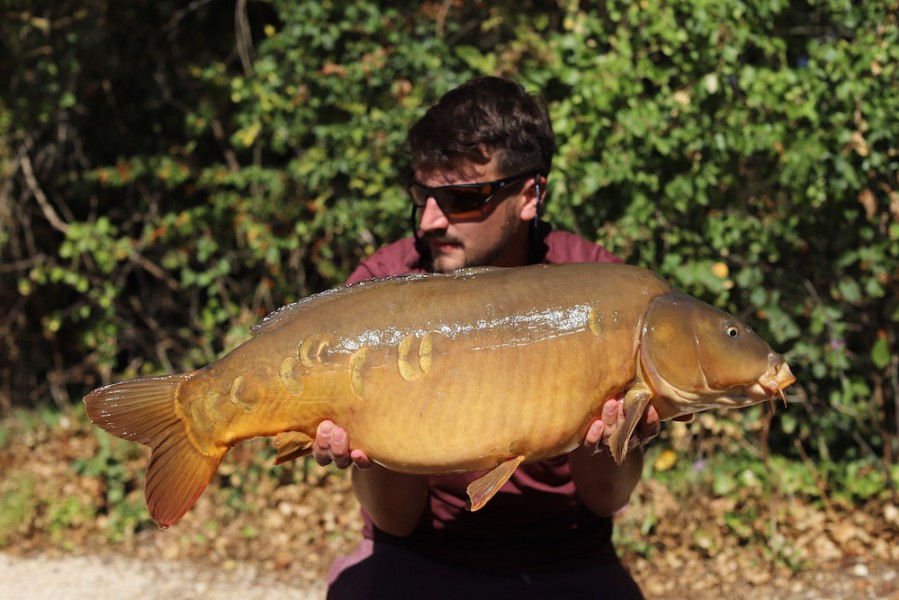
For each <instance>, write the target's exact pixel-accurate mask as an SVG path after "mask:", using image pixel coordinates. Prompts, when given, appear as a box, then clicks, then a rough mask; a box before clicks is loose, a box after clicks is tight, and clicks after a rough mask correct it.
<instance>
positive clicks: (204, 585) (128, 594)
mask: <svg viewBox="0 0 899 600" xmlns="http://www.w3.org/2000/svg"><path fill="white" fill-rule="evenodd" d="M658 575H659V576H657V577H654V576H650V577H647V578H644V579H643V581H642V584H643V587H644V592H646V594H647V597H648V598H650V599H651V598H671V597H683V596H682V595H681V594H674V595H672V594H671V591H670V590H666V589H665V588H666V587H667V586H665V585H663V581H664V580H668V581H669V582H670V577H665V576H661V574H658ZM304 586H305V587H306V589H302V588H303V587H304ZM897 590H899V566H896V565H889V564H884V563H882V562H877V563H871V564H868V563H865V562H860V561H852V562H846V563H842V564H838V565H837V564H834V565H829V566H827V567H825V568H821V569H816V570H812V571H808V572H805V573H803V574H802V575H801V576H800V577H797V578H796V579H794V580H792V581H789V582H787V581H772V582H769V583H767V584H764V585H750V584H748V582H743V583H742V585H739V584H738V585H734V586H732V587H730V588H729V589H728V591H727V592H726V593H725V595H724V596H723V597H726V598H728V600H730V599H744V598H745V599H747V600H748V599H750V598H751V599H752V600H781V599H783V598H790V600H823V599H830V600H838V599H839V600H842V599H847V598H858V599H860V600H861V599H871V600H899V591H897ZM324 597H325V594H324V589H323V586H322V585H320V584H313V586H312V587H311V588H309V587H308V584H298V585H296V586H291V585H288V584H287V583H284V582H283V581H278V580H276V579H274V578H272V577H271V576H269V575H266V574H265V572H264V571H262V570H260V569H259V568H258V567H256V566H253V565H250V564H246V563H226V564H225V565H224V567H223V568H221V569H216V568H212V567H210V566H208V565H207V566H199V565H197V564H195V563H191V562H189V561H165V560H157V561H152V560H146V559H137V558H132V557H125V556H106V557H100V556H75V555H64V556H56V557H51V556H46V555H43V556H36V557H29V558H22V557H17V556H12V555H9V554H4V553H0V598H3V600H26V599H27V600H43V599H53V600H106V599H109V600H119V599H120V598H141V599H142V600H171V599H172V598H177V599H178V600H201V599H202V600H207V599H215V600H232V599H233V600H257V599H258V600H263V599H265V600H270V599H271V598H285V599H290V600H323V599H324ZM689 597H690V598H691V599H692V600H706V599H708V600H720V599H721V598H722V590H721V589H720V588H718V589H714V590H713V589H706V590H695V589H694V590H690V592H689Z"/></svg>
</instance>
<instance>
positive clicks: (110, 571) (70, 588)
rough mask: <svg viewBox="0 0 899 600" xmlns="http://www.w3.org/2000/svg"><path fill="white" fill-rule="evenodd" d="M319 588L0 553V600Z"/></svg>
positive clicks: (296, 592)
mask: <svg viewBox="0 0 899 600" xmlns="http://www.w3.org/2000/svg"><path fill="white" fill-rule="evenodd" d="M324 597H325V594H324V589H323V588H322V587H320V588H318V589H307V590H300V589H297V588H295V587H290V586H288V585H286V584H284V583H280V582H277V581H275V580H273V579H270V578H268V577H266V576H265V575H264V574H262V573H260V572H259V571H258V569H256V568H255V567H253V566H249V565H239V564H233V563H232V564H227V565H226V566H225V568H224V569H220V570H213V569H210V568H199V569H198V568H195V567H194V566H193V565H191V564H189V563H184V562H175V561H163V560H160V561H155V562H153V561H147V560H136V559H132V558H125V557H114V556H111V557H99V556H63V557H46V556H37V557H31V558H20V557H15V556H10V555H8V554H4V553H0V598H2V599H3V600H44V599H48V600H50V599H52V600H82V599H90V600H106V599H109V600H121V599H122V598H140V599H141V600H157V599H158V600H172V599H175V598H177V599H178V600H194V599H196V600H200V599H203V600H210V599H213V600H231V599H234V600H237V599H241V600H256V599H259V600H263V599H266V600H271V599H272V598H284V599H291V600H321V599H323V598H324Z"/></svg>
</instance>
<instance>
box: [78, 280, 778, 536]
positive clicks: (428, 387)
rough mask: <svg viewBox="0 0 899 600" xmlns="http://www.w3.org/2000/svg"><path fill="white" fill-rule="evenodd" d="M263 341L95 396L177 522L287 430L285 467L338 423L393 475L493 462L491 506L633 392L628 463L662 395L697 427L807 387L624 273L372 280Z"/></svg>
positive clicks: (480, 485) (281, 325)
mask: <svg viewBox="0 0 899 600" xmlns="http://www.w3.org/2000/svg"><path fill="white" fill-rule="evenodd" d="M253 333H254V337H253V338H252V339H250V340H248V341H247V342H245V343H243V344H242V345H240V346H238V347H237V348H235V349H234V350H233V351H231V352H230V353H229V354H227V355H226V356H224V357H223V358H221V359H220V360H218V361H216V362H215V363H212V364H210V365H208V366H206V367H203V368H201V369H197V370H195V371H192V372H188V373H182V374H176V375H167V376H160V377H146V378H140V379H133V380H128V381H123V382H119V383H114V384H111V385H108V386H105V387H102V388H99V389H97V390H94V391H93V392H91V393H90V394H89V395H88V396H86V397H85V399H84V402H85V404H86V408H87V413H88V415H89V416H90V419H91V420H92V421H93V422H94V423H95V424H97V425H98V426H100V427H102V428H103V429H105V430H106V431H108V432H110V433H111V434H113V435H116V436H118V437H121V438H124V439H128V440H133V441H136V442H140V443H142V444H146V445H148V446H150V447H151V448H152V449H153V452H152V455H151V458H150V464H149V467H148V470H147V478H146V488H145V493H146V499H147V506H148V508H149V511H150V515H151V517H152V518H153V519H154V520H155V521H156V522H157V523H158V524H159V525H160V526H162V527H168V526H169V525H171V524H173V523H175V522H176V521H178V520H179V519H180V518H181V517H182V516H183V515H184V513H185V512H187V510H189V509H190V507H191V506H192V505H193V504H194V503H195V502H196V500H197V498H199V496H200V494H201V493H202V492H203V489H204V488H205V487H206V486H207V484H208V483H209V481H210V480H211V479H212V477H213V475H214V474H215V472H216V470H217V469H218V466H219V463H220V462H221V460H222V458H223V457H224V456H225V454H226V453H227V452H228V450H229V449H230V448H231V447H233V446H235V445H236V444H239V443H240V442H242V441H244V440H247V439H250V438H254V437H259V436H275V446H276V448H277V449H278V456H277V458H276V462H278V463H281V462H284V461H287V460H291V459H294V458H297V457H299V456H302V455H303V454H305V453H307V452H309V451H310V450H311V446H312V442H313V439H314V437H315V431H316V428H317V426H318V424H319V423H320V422H321V421H323V420H325V419H330V420H332V421H334V422H335V423H338V424H339V425H340V426H341V427H344V428H345V429H346V430H347V432H348V434H349V438H350V441H351V444H352V446H353V448H358V449H360V450H363V451H364V452H365V453H366V454H367V455H368V456H369V457H370V458H371V459H372V460H373V461H374V462H376V463H378V464H381V465H383V466H384V467H386V468H388V469H393V470H396V471H401V472H405V473H420V474H438V473H452V472H463V471H480V470H489V472H488V473H487V474H486V475H484V476H482V477H480V478H479V479H478V480H476V481H475V482H474V483H472V485H471V486H470V487H469V496H470V499H471V508H472V510H477V509H478V508H480V507H481V506H483V505H484V504H485V503H486V502H487V501H488V500H489V499H490V497H491V496H492V495H493V493H495V491H496V490H498V489H499V488H500V487H501V486H502V484H503V483H504V482H505V481H506V480H507V479H508V478H509V477H510V476H511V474H512V472H513V471H514V470H515V468H516V467H517V466H518V465H519V464H522V463H524V462H531V461H536V460H541V459H545V458H549V457H552V456H557V455H560V454H563V453H566V452H569V451H571V450H574V449H575V448H576V447H578V446H579V445H580V444H582V443H583V441H584V437H585V435H586V431H587V429H588V427H589V425H590V423H592V422H593V421H594V420H595V419H597V418H598V417H599V415H600V414H601V411H602V406H603V404H604V403H605V402H606V400H607V399H609V398H614V397H622V396H623V402H624V411H625V421H624V423H623V425H622V426H621V427H620V428H619V429H618V430H617V431H616V433H615V435H613V437H612V439H611V440H610V446H611V451H612V455H613V457H614V458H615V460H616V461H617V462H618V463H619V464H620V463H621V462H622V461H623V460H624V457H625V455H626V453H627V447H628V440H629V438H630V437H631V434H632V433H633V431H634V429H635V427H636V425H637V423H638V421H639V419H640V416H641V415H642V413H643V411H644V409H645V408H646V407H647V406H648V405H649V404H650V403H651V404H652V405H653V406H655V407H656V409H657V410H658V412H659V416H660V417H661V418H662V420H668V419H674V418H680V419H684V418H685V415H691V414H692V413H695V412H699V411H702V410H707V409H710V408H714V407H742V406H749V405H751V404H756V403H759V402H762V401H765V400H768V401H770V400H772V399H773V398H775V397H781V398H784V395H783V389H784V388H785V387H787V386H788V385H790V384H791V383H793V382H794V381H795V377H793V374H792V373H791V372H790V369H789V367H788V366H787V364H786V362H785V361H784V359H783V357H782V356H781V355H779V354H777V353H775V352H773V351H772V350H771V348H770V347H769V346H768V345H767V344H766V343H765V342H764V341H762V340H761V338H759V337H758V336H757V335H756V334H755V333H754V332H753V331H752V329H750V328H749V327H748V326H747V325H746V324H745V323H743V322H742V321H741V320H740V319H738V318H736V317H734V316H732V315H729V314H727V313H725V312H723V311H720V310H718V309H716V308H714V307H712V306H710V305H708V304H705V303H703V302H701V301H699V300H697V299H695V298H692V297H690V296H688V295H685V294H683V293H680V292H678V291H676V290H674V289H673V288H672V287H671V286H669V285H668V284H667V283H665V282H664V281H663V280H662V279H660V278H659V277H657V276H656V275H654V274H653V273H651V272H650V271H647V270H645V269H641V268H638V267H633V266H627V265H618V264H565V265H534V266H530V267H519V268H512V269H498V268H486V269H469V270H463V271H459V272H456V273H451V274H428V275H409V276H400V277H391V278H387V279H380V280H372V281H368V282H363V283H359V284H356V285H353V286H349V287H345V288H339V289H335V290H331V291H328V292H323V293H320V294H316V295H313V296H310V297H308V298H305V299H303V300H301V301H299V302H296V303H294V304H291V305H289V306H286V307H284V308H281V309H280V310H277V311H275V312H274V313H272V314H271V315H269V316H268V317H266V318H265V319H264V320H263V322H262V323H261V324H259V325H258V326H257V327H256V328H255V329H254V330H253ZM687 418H688V417H687Z"/></svg>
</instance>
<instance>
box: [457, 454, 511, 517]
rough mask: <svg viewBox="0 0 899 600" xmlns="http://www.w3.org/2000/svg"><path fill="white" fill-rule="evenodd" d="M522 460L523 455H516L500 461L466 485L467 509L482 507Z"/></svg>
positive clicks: (474, 509) (507, 479) (472, 509)
mask: <svg viewBox="0 0 899 600" xmlns="http://www.w3.org/2000/svg"><path fill="white" fill-rule="evenodd" d="M523 460H524V457H523V456H516V457H515V458H510V459H509V460H507V461H505V462H502V463H500V464H499V465H498V466H496V467H494V468H493V469H492V470H490V471H488V472H487V473H485V474H484V475H482V476H480V477H478V478H477V479H475V480H474V481H472V482H471V483H470V484H469V485H468V498H469V502H470V506H469V510H471V511H476V510H479V509H481V508H483V507H484V505H485V504H487V502H488V501H489V500H490V499H491V498H493V496H494V495H495V494H496V492H498V491H499V489H500V488H501V487H503V484H505V483H506V482H507V481H509V477H511V476H512V473H514V472H515V469H517V468H518V465H520V464H521V461H523Z"/></svg>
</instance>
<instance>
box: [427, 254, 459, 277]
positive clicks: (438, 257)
mask: <svg viewBox="0 0 899 600" xmlns="http://www.w3.org/2000/svg"><path fill="white" fill-rule="evenodd" d="M433 256H434V258H433V261H432V266H433V269H434V271H435V272H437V273H450V272H452V271H455V270H457V269H461V268H462V267H464V266H465V256H464V254H463V253H462V251H461V249H459V250H455V249H454V250H452V251H450V252H436V253H435V254H434V255H433Z"/></svg>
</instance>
